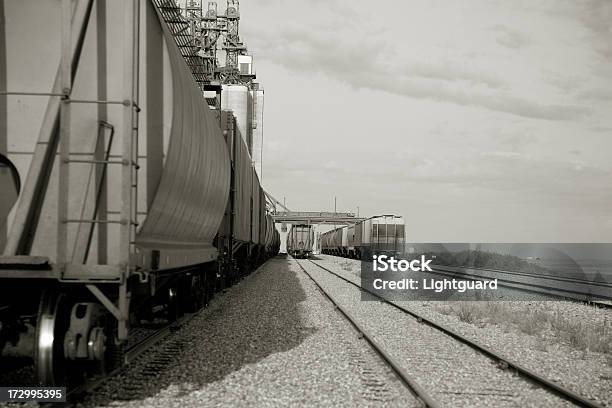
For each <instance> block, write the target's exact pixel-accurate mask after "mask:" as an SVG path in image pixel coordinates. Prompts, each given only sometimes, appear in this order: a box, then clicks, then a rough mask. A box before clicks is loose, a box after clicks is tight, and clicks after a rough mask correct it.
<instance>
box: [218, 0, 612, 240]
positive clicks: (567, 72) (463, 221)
mask: <svg viewBox="0 0 612 408" xmlns="http://www.w3.org/2000/svg"><path fill="white" fill-rule="evenodd" d="M220 4H221V3H220ZM240 12H241V20H240V34H241V38H242V40H243V41H244V42H245V43H246V45H247V47H248V49H249V52H250V53H252V54H253V56H254V64H255V70H256V73H257V80H258V81H259V82H261V83H262V85H263V87H264V89H265V114H264V159H263V162H264V164H263V174H262V181H263V184H264V187H265V188H266V190H267V191H268V192H270V193H271V194H272V195H274V196H275V197H276V198H278V199H279V200H281V201H282V200H283V198H285V200H286V203H287V206H288V207H289V208H290V209H292V210H296V211H297V210H301V211H321V210H333V208H334V197H337V203H338V206H337V208H338V211H353V212H357V209H358V207H359V214H360V215H361V216H368V215H375V214H381V213H395V214H398V215H403V216H404V217H405V222H406V235H407V239H408V240H410V241H412V242H612V28H611V24H612V2H610V1H609V0H582V1H578V0H524V1H523V0H515V1H512V2H509V1H506V0H498V1H492V0H462V1H461V2H457V1H450V0H406V1H399V0H394V1H391V0H381V1H377V2H366V1H362V0H325V1H324V0H309V1H295V0H284V1H281V0H241V1H240Z"/></svg>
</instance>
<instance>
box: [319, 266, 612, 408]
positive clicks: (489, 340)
mask: <svg viewBox="0 0 612 408" xmlns="http://www.w3.org/2000/svg"><path fill="white" fill-rule="evenodd" d="M318 257H319V260H316V262H320V263H321V265H322V266H325V267H327V268H329V269H330V270H333V271H334V272H336V273H338V274H340V275H341V276H344V277H345V278H347V279H351V280H352V281H354V282H355V283H358V284H359V283H360V280H359V277H358V276H359V271H360V269H361V263H360V261H356V260H350V259H345V258H338V257H334V256H327V255H319V256H318ZM367 303H370V302H367ZM397 303H398V304H401V305H402V306H403V307H406V308H408V309H410V310H413V311H414V312H416V313H418V314H421V315H423V316H424V317H426V318H429V319H431V320H433V321H435V322H436V323H440V324H442V325H444V326H446V327H449V328H450V329H452V330H455V331H457V332H458V333H460V334H462V335H464V336H466V337H468V338H470V339H472V340H475V341H477V342H479V343H480V344H483V345H485V346H487V347H489V348H491V349H493V350H495V351H497V352H499V353H500V354H502V355H504V356H506V357H507V358H508V359H510V360H513V361H515V362H517V363H519V364H521V365H523V366H525V367H527V368H529V369H531V370H533V371H535V372H537V373H539V374H540V375H543V376H545V377H546V378H548V379H550V380H553V381H554V382H556V383H558V384H559V385H562V386H563V387H566V388H568V389H570V390H573V391H574V392H576V393H578V394H580V395H582V396H584V397H586V398H589V399H591V400H593V401H595V402H597V403H598V404H601V405H602V406H612V359H611V358H610V356H609V355H605V354H602V353H597V352H592V351H588V350H577V349H576V348H574V347H571V345H569V344H565V343H564V342H563V341H561V339H559V338H556V337H555V336H554V334H553V333H549V332H547V331H543V332H542V333H540V335H538V336H536V335H530V334H526V333H524V332H522V331H520V330H519V329H518V328H517V327H514V326H513V325H512V324H489V323H482V322H474V323H467V322H464V321H461V320H460V318H459V317H458V316H457V315H456V314H453V313H449V312H448V309H450V308H458V307H459V305H460V304H461V303H462V302H426V301H404V302H397ZM475 303H478V302H475ZM501 303H503V305H504V307H508V308H509V309H510V310H511V311H513V312H514V313H516V314H518V315H520V316H525V315H527V314H528V313H529V312H531V311H533V310H537V309H541V310H548V311H550V312H551V313H558V314H561V315H562V316H563V317H564V318H566V319H568V320H569V321H570V322H574V323H576V324H578V323H579V324H584V325H591V326H593V327H594V326H597V325H605V324H609V321H610V311H609V310H606V309H598V308H595V307H592V306H588V305H584V304H581V303H577V302H571V301H557V300H549V301H529V302H528V301H506V302H501Z"/></svg>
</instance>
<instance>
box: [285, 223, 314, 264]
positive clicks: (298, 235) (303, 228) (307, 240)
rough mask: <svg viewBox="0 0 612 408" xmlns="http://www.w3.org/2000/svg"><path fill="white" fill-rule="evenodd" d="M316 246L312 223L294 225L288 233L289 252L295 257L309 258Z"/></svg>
mask: <svg viewBox="0 0 612 408" xmlns="http://www.w3.org/2000/svg"><path fill="white" fill-rule="evenodd" d="M313 246H314V229H313V228H312V226H311V225H292V226H291V228H290V229H289V233H288V234H287V253H288V254H289V255H291V256H293V257H294V258H309V257H310V256H311V255H312V248H313Z"/></svg>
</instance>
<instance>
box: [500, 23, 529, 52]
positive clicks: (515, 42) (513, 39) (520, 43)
mask: <svg viewBox="0 0 612 408" xmlns="http://www.w3.org/2000/svg"><path fill="white" fill-rule="evenodd" d="M492 30H493V31H494V32H495V33H496V34H497V37H496V38H495V41H497V43H498V44H499V45H502V46H504V47H507V48H510V49H519V48H522V47H524V46H525V45H527V44H529V41H528V39H527V37H526V36H525V35H523V34H522V33H520V32H519V31H517V30H514V29H512V28H510V27H508V26H505V25H502V24H498V25H495V26H493V27H492Z"/></svg>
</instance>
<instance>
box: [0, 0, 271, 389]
mask: <svg viewBox="0 0 612 408" xmlns="http://www.w3.org/2000/svg"><path fill="white" fill-rule="evenodd" d="M160 4H161V2H160V1H154V2H150V1H134V0H126V1H121V2H94V1H93V0H83V1H78V2H40V1H33V0H24V1H19V2H4V3H2V4H0V7H3V8H4V9H3V11H4V16H5V19H4V21H3V22H4V23H5V24H4V25H3V26H1V27H0V37H2V38H0V40H2V41H0V44H3V45H0V46H4V45H5V50H4V51H6V58H0V78H2V80H0V90H2V91H5V90H8V91H10V92H8V93H6V92H5V93H4V94H1V95H0V98H1V100H0V106H6V112H7V115H6V117H0V120H1V122H2V123H1V124H0V163H2V168H0V171H1V172H2V173H3V174H4V173H7V172H10V176H8V177H4V175H2V177H0V182H2V183H6V184H8V185H7V186H6V188H5V186H4V185H3V191H7V192H9V191H11V192H14V193H15V194H6V195H4V194H3V198H2V205H1V206H0V211H3V212H2V213H0V237H1V240H0V245H1V246H0V250H1V251H2V255H1V256H0V354H1V352H2V350H3V349H4V348H5V346H6V344H10V346H11V348H12V353H13V354H17V355H23V356H29V357H32V358H33V359H34V362H35V371H36V375H37V377H38V381H39V383H40V384H43V385H69V384H71V382H72V381H75V377H79V378H82V377H83V374H84V373H90V372H91V373H93V374H95V373H97V372H100V371H101V370H105V369H108V368H109V367H113V366H114V365H116V364H119V362H120V361H122V353H123V349H124V346H125V344H126V342H127V340H128V337H129V330H130V328H131V327H136V326H138V325H139V324H142V323H144V322H147V321H151V320H153V319H156V318H158V317H159V314H160V313H161V315H162V316H163V317H164V318H166V319H167V320H168V321H170V322H171V321H176V320H177V319H178V317H179V316H180V315H181V314H182V313H184V312H185V311H190V310H192V311H193V310H197V309H198V308H200V307H201V306H203V305H204V304H205V303H206V302H207V301H208V299H209V297H210V296H212V293H213V292H214V291H215V290H218V289H220V288H222V287H224V286H225V285H227V284H231V283H232V282H233V281H235V280H236V279H237V278H238V277H239V276H241V275H244V274H245V273H247V272H248V271H249V270H252V269H253V268H254V267H256V266H257V265H259V264H260V263H261V262H263V260H264V259H266V258H268V257H270V256H274V255H275V254H276V253H278V248H279V244H280V239H279V235H278V232H277V231H276V230H275V228H274V222H273V220H272V218H271V217H270V216H268V215H267V214H266V212H265V198H263V190H262V188H261V185H260V183H259V180H258V179H257V176H256V174H255V172H254V169H253V166H252V161H251V158H250V157H249V155H248V151H247V149H246V146H245V144H244V141H243V138H242V135H240V133H239V132H237V131H236V126H235V119H234V118H233V116H232V114H231V112H221V113H220V114H221V117H219V116H218V115H217V116H216V115H215V114H214V112H213V111H212V110H210V109H209V107H208V105H207V103H206V101H205V99H204V97H203V95H202V91H201V90H200V88H199V86H198V84H197V83H196V82H195V80H194V77H193V75H192V72H191V70H190V67H189V66H188V65H187V64H186V62H185V59H184V57H183V55H182V52H181V49H179V47H178V46H177V44H176V42H175V38H174V36H173V34H172V32H171V30H170V28H169V27H168V25H167V23H166V21H170V20H171V19H172V20H176V17H174V16H173V17H171V18H166V17H164V15H163V13H164V12H165V11H163V10H168V8H158V7H157V6H159V5H160ZM156 5H157V6H156ZM23 27H28V30H29V31H28V35H24V32H23ZM66 38H67V39H71V41H69V42H63V41H62V39H66ZM26 49H27V50H28V52H24V50H26ZM4 79H6V81H5V83H3V80H4ZM2 88H5V89H2ZM0 110H1V109H0ZM222 127H223V129H222ZM262 231H263V232H262Z"/></svg>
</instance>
